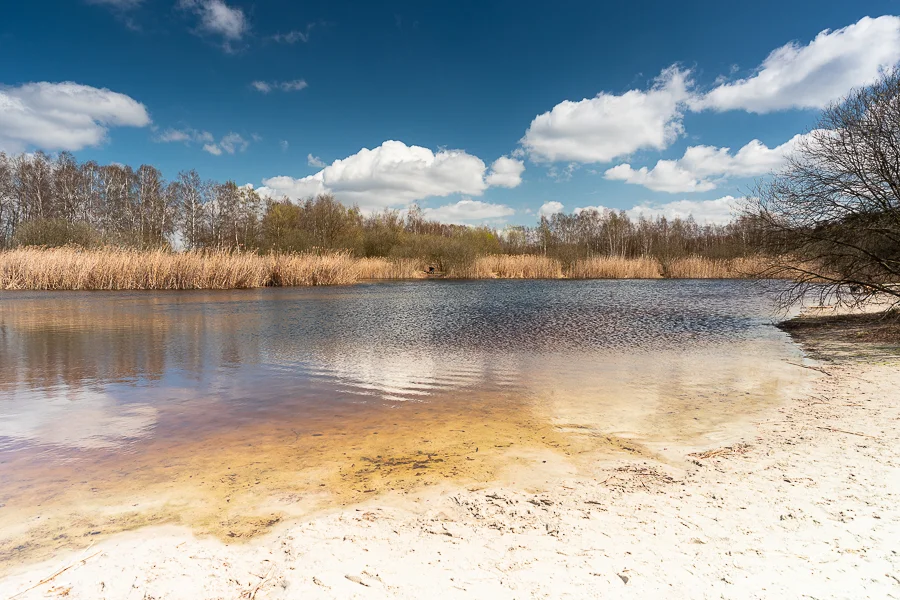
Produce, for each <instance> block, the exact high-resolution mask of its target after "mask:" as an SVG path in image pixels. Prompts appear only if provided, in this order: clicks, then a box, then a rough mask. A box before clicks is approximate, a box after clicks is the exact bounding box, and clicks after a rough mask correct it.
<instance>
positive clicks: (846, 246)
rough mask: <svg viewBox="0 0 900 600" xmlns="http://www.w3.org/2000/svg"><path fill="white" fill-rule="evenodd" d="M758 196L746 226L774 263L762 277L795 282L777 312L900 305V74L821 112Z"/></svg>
mask: <svg viewBox="0 0 900 600" xmlns="http://www.w3.org/2000/svg"><path fill="white" fill-rule="evenodd" d="M756 192H757V193H756V194H755V195H756V199H755V200H754V201H752V202H751V204H750V205H749V207H748V209H749V213H750V217H752V218H753V219H754V220H755V222H756V224H757V226H758V227H759V229H760V231H761V234H762V238H761V239H762V242H763V247H764V248H765V250H767V253H768V254H769V255H770V256H773V257H775V258H774V259H773V260H772V261H771V263H770V264H769V266H768V268H767V270H766V273H765V274H766V275H769V276H778V277H785V276H787V277H791V278H792V279H793V280H794V281H795V283H794V285H792V286H791V287H790V288H789V290H788V291H787V292H785V293H784V294H783V295H782V297H781V300H782V304H783V305H789V304H793V303H795V302H798V301H801V300H802V299H803V298H804V297H806V296H807V295H808V294H810V293H816V294H818V295H819V297H820V298H821V299H825V298H832V299H833V300H834V301H835V302H838V303H843V302H850V303H858V302H861V301H864V300H867V299H869V298H870V297H872V296H873V295H887V296H890V297H893V298H895V299H896V300H897V302H900V286H898V285H897V283H898V282H900V72H897V71H894V72H891V73H888V74H885V75H884V76H882V78H881V79H880V80H879V81H877V82H876V83H874V84H872V85H869V86H867V87H864V88H861V89H858V90H855V91H853V92H851V93H850V94H849V95H848V96H847V97H845V98H844V99H842V100H840V101H838V102H836V103H834V104H832V105H830V106H829V107H827V108H826V109H825V110H824V111H823V113H822V115H821V117H820V119H819V122H818V125H817V127H816V129H815V130H813V131H812V132H810V133H809V134H808V135H807V136H806V137H805V139H804V140H803V141H802V142H801V143H800V144H799V145H798V147H797V149H796V150H795V152H794V153H793V155H792V156H790V157H789V160H788V163H787V166H786V167H785V169H784V170H783V171H781V172H780V173H777V174H776V175H775V176H773V177H772V179H771V180H770V181H769V182H767V183H764V184H760V185H758V186H757V190H756Z"/></svg>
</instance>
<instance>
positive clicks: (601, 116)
mask: <svg viewBox="0 0 900 600" xmlns="http://www.w3.org/2000/svg"><path fill="white" fill-rule="evenodd" d="M689 75H690V73H689V72H688V71H685V70H682V69H680V68H678V67H676V66H672V67H670V68H668V69H666V70H665V71H663V72H662V73H661V74H660V75H659V77H657V78H656V80H655V81H654V83H653V86H652V87H651V88H650V89H649V90H646V91H642V90H630V91H628V92H625V93H624V94H622V95H620V96H616V95H614V94H607V93H605V92H601V93H600V94H598V95H597V96H596V97H594V98H590V99H587V98H586V99H584V100H581V101H579V102H572V101H570V100H566V101H564V102H561V103H559V104H557V105H556V106H554V107H553V109H552V110H551V111H550V112H546V113H544V114H541V115H538V116H537V117H535V118H534V120H533V121H532V122H531V126H530V127H529V128H528V131H526V132H525V137H523V138H522V140H521V143H522V145H523V146H524V148H525V149H526V150H527V151H528V154H529V156H530V157H531V159H532V160H534V161H538V162H556V161H574V162H579V163H594V162H609V161H611V160H613V159H615V158H616V157H619V156H624V155H627V154H631V153H632V152H635V151H636V150H640V149H643V148H653V149H656V150H663V149H665V148H666V147H668V146H669V144H671V143H672V142H673V141H674V140H675V139H677V138H678V136H680V135H681V134H682V133H683V132H684V128H683V126H682V115H683V106H684V103H685V102H686V101H687V100H688V98H689V96H690V92H689V88H690V87H691V85H692V84H691V81H690V78H689Z"/></svg>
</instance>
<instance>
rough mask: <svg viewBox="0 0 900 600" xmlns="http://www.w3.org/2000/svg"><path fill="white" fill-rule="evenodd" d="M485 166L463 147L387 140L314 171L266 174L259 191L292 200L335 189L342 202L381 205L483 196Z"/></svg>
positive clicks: (377, 206)
mask: <svg viewBox="0 0 900 600" xmlns="http://www.w3.org/2000/svg"><path fill="white" fill-rule="evenodd" d="M486 170H487V167H486V166H485V164H484V161H482V160H481V159H480V158H478V157H477V156H473V155H471V154H468V153H466V152H465V151H463V150H440V151H438V152H432V151H431V150H429V149H428V148H422V147H420V146H407V145H406V144H404V143H403V142H398V141H393V140H389V141H386V142H384V143H383V144H381V145H380V146H378V147H376V148H373V149H371V150H369V149H368V148H363V149H362V150H360V151H359V152H357V153H356V154H354V155H352V156H348V157H347V158H344V159H341V160H336V161H334V162H333V163H332V164H331V165H329V166H327V167H325V168H324V169H322V170H321V171H319V172H318V173H316V174H315V175H310V176H308V177H303V178H301V179H294V178H292V177H286V176H281V177H272V178H270V179H265V180H263V184H264V186H265V187H262V188H260V189H259V192H260V193H261V194H264V195H267V196H276V197H278V196H288V197H289V198H294V199H299V198H306V197H309V196H312V195H315V194H320V193H324V192H331V193H334V194H335V195H336V196H337V197H338V199H340V200H341V201H342V202H344V203H347V204H358V205H359V206H360V207H361V208H364V209H377V208H382V207H386V206H406V205H408V204H409V203H411V202H414V201H417V200H422V199H424V198H429V197H433V196H448V195H450V194H466V195H470V196H480V195H481V194H482V193H483V192H484V190H485V189H486V188H487V187H488V183H487V182H486V181H485V171H486Z"/></svg>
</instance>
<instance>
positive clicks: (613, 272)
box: [566, 256, 662, 279]
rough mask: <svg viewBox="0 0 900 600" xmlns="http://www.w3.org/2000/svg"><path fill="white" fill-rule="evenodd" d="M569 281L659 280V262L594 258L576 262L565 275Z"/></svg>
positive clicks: (646, 259) (616, 257)
mask: <svg viewBox="0 0 900 600" xmlns="http://www.w3.org/2000/svg"><path fill="white" fill-rule="evenodd" d="M566 274H567V275H568V276H569V277H570V278H571V279H659V278H660V277H662V270H661V269H660V264H659V261H657V260H656V259H654V258H644V257H642V258H623V257H619V256H595V257H592V258H586V259H582V260H576V261H575V262H574V263H573V264H572V266H571V267H570V268H569V269H568V272H567V273H566Z"/></svg>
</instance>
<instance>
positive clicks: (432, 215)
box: [422, 198, 516, 224]
mask: <svg viewBox="0 0 900 600" xmlns="http://www.w3.org/2000/svg"><path fill="white" fill-rule="evenodd" d="M422 212H423V213H424V215H425V217H426V218H428V219H433V220H435V221H441V222H442V223H457V224H465V223H467V222H471V221H496V220H497V219H503V218H504V217H508V216H510V215H513V214H515V212H516V211H515V210H514V209H512V208H510V207H509V206H506V205H505V204H491V203H489V202H482V201H480V200H472V199H470V198H466V199H463V200H460V201H459V202H457V203H455V204H446V205H444V206H441V207H438V208H426V209H424V210H423V211H422Z"/></svg>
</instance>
